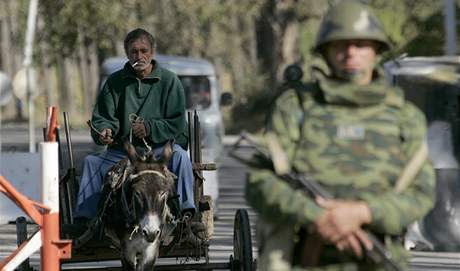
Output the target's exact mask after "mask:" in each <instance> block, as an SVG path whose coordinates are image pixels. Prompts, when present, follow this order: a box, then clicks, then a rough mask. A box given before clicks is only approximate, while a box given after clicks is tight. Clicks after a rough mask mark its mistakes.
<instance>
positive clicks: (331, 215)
mask: <svg viewBox="0 0 460 271" xmlns="http://www.w3.org/2000/svg"><path fill="white" fill-rule="evenodd" d="M317 203H318V205H319V206H321V207H322V208H323V209H324V212H323V214H322V215H321V216H320V217H319V218H318V219H316V221H315V226H316V230H317V231H318V233H319V234H320V235H321V237H322V238H323V239H324V240H326V241H328V242H330V243H332V244H336V243H337V242H339V241H340V240H344V239H346V238H347V237H348V236H349V235H350V234H351V233H353V232H356V231H358V230H360V229H361V226H362V225H364V224H368V223H370V222H371V219H372V216H371V212H370V209H369V207H368V206H367V204H366V203H365V202H362V201H345V200H325V199H323V198H318V199H317Z"/></svg>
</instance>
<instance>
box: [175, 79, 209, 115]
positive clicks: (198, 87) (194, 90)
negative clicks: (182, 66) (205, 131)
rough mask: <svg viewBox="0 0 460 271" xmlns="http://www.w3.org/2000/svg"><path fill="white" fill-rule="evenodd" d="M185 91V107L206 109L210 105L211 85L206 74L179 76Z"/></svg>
mask: <svg viewBox="0 0 460 271" xmlns="http://www.w3.org/2000/svg"><path fill="white" fill-rule="evenodd" d="M179 79H180V80H181V82H182V86H183V87H184V91H185V106H186V108H187V109H198V110H200V109H206V108H208V107H209V106H210V105H211V85H210V82H209V79H208V77H206V76H179Z"/></svg>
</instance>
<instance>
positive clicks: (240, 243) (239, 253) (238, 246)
mask: <svg viewBox="0 0 460 271" xmlns="http://www.w3.org/2000/svg"><path fill="white" fill-rule="evenodd" d="M233 258H234V264H232V266H233V267H234V269H233V270H239V271H252V270H253V258H252V240H251V226H250V224H249V216H248V212H247V211H246V210H245V209H238V210H237V211H236V214H235V222H234V224H233Z"/></svg>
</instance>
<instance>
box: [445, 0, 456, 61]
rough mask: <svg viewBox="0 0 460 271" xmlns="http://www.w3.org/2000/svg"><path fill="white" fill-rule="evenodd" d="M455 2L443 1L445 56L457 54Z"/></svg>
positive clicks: (451, 0)
mask: <svg viewBox="0 0 460 271" xmlns="http://www.w3.org/2000/svg"><path fill="white" fill-rule="evenodd" d="M456 8H457V5H456V3H455V0H444V30H445V37H446V39H445V45H444V48H445V54H446V55H456V53H457V21H456Z"/></svg>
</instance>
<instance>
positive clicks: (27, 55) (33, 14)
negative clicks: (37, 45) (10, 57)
mask: <svg viewBox="0 0 460 271" xmlns="http://www.w3.org/2000/svg"><path fill="white" fill-rule="evenodd" d="M37 9H38V0H30V2H29V14H28V15H27V32H26V40H25V42H26V45H25V48H24V66H25V68H26V89H27V103H28V106H29V152H32V153H34V152H36V149H35V124H34V120H35V118H34V114H35V113H34V111H35V107H34V102H33V95H32V89H31V71H30V66H31V64H32V52H33V42H34V35H35V25H36V21H37Z"/></svg>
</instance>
